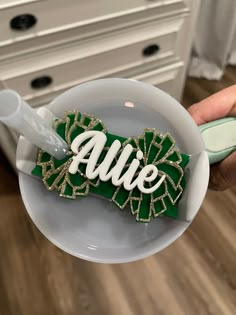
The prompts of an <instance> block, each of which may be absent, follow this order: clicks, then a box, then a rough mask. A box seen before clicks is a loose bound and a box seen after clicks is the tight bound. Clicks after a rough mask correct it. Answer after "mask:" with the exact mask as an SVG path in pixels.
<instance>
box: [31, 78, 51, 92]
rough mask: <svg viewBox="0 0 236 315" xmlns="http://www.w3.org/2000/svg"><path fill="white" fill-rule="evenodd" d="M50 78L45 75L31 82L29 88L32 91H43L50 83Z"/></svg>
mask: <svg viewBox="0 0 236 315" xmlns="http://www.w3.org/2000/svg"><path fill="white" fill-rule="evenodd" d="M52 81H53V80H52V78H51V77H49V76H47V75H45V76H42V77H38V78H35V79H34V80H32V81H31V87H32V88H33V89H43V88H45V87H47V86H49V85H50V84H51V83H52Z"/></svg>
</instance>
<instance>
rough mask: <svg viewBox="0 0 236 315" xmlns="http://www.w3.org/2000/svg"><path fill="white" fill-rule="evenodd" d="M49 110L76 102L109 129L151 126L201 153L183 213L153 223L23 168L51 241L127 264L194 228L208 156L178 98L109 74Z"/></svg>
mask: <svg viewBox="0 0 236 315" xmlns="http://www.w3.org/2000/svg"><path fill="white" fill-rule="evenodd" d="M127 105H128V106H127ZM132 106H133V107H132ZM49 109H50V110H51V111H52V112H53V113H54V114H55V116H57V117H63V116H64V112H65V111H67V110H76V109H77V110H80V111H81V112H87V113H91V114H94V115H95V116H97V117H99V118H101V119H102V120H103V122H104V123H105V125H106V126H107V128H108V131H109V132H110V133H113V134H117V135H121V136H125V137H128V136H136V135H139V134H140V133H142V132H143V129H144V128H145V127H151V128H156V129H158V130H160V131H161V132H162V133H165V132H170V133H171V134H172V135H173V137H174V138H175V139H176V143H177V146H178V148H179V149H180V151H181V152H183V153H186V154H189V155H194V154H196V155H195V158H194V159H192V160H191V162H190V167H189V174H190V175H189V176H188V181H187V188H186V190H185V192H184V196H183V198H182V201H181V204H180V220H173V219H170V218H166V217H160V218H156V219H152V220H151V222H150V223H149V224H144V223H137V222H136V221H135V217H133V216H132V215H130V214H129V212H128V211H121V210H120V209H118V208H117V207H116V206H114V205H113V204H112V203H111V202H110V201H107V200H103V199H100V198H97V197H93V196H88V197H86V198H81V199H80V200H76V201H75V200H68V199H63V198H61V197H59V195H58V193H56V192H49V191H47V190H46V188H45V186H44V185H43V184H42V182H41V181H40V180H38V179H36V178H34V177H31V176H28V175H26V174H24V173H22V172H20V173H19V182H20V189H21V194H22V198H23V201H24V204H25V207H26V209H27V211H28V213H29V215H30V217H31V219H32V220H33V222H34V223H35V225H36V226H37V227H38V228H39V230H40V231H41V232H42V233H43V234H44V235H45V236H46V237H47V238H48V239H49V240H50V241H51V242H52V243H54V244H55V245H56V246H58V247H60V248H61V249H63V250H64V251H66V252H68V253H70V254H72V255H74V256H77V257H80V258H83V259H86V260H90V261H95V262H103V263H121V262H130V261H135V260H138V259H141V258H144V257H147V256H149V255H152V254H154V253H157V252H158V251H160V250H161V249H163V248H165V247H166V246H168V245H169V244H171V243H172V242H174V241H175V240H176V239H177V238H178V237H179V236H180V235H181V234H182V233H183V232H184V231H185V230H186V229H187V227H188V226H189V225H190V223H191V221H192V219H193V217H194V216H195V215H196V213H197V211H198V209H199V207H200V205H201V203H202V201H203V198H204V196H205V193H206V189H207V184H208V175H209V163H208V158H207V155H206V154H205V152H204V143H203V140H202V138H201V135H200V132H199V130H198V128H197V126H196V125H195V123H194V121H193V120H192V118H191V117H190V115H189V114H188V113H187V111H186V110H185V109H184V108H183V107H182V106H181V105H180V104H179V103H178V102H177V101H176V100H174V99H173V98H172V97H170V96H169V95H167V94H166V93H164V92H163V91H161V90H159V89H157V88H155V87H152V86H150V85H147V84H144V83H141V82H137V81H133V80H125V79H104V80H97V81H92V82H88V83H85V84H81V85H79V86H77V87H74V88H72V89H70V90H68V91H67V92H65V93H63V94H62V95H60V96H59V97H57V98H56V99H55V100H54V101H53V102H52V103H51V104H50V105H49ZM20 149H21V148H19V147H18V150H20ZM189 214H190V215H189ZM182 219H184V220H182Z"/></svg>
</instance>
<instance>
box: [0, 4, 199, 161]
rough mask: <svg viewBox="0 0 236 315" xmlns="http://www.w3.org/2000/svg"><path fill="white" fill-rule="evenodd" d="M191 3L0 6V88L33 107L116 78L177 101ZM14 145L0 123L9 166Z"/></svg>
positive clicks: (190, 31)
mask: <svg viewBox="0 0 236 315" xmlns="http://www.w3.org/2000/svg"><path fill="white" fill-rule="evenodd" d="M199 4H200V0H199V1H198V0H119V1H116V0H0V89H4V88H11V89H14V90H16V91H17V92H19V93H20V94H21V95H22V97H23V98H24V99H25V100H26V101H27V102H29V103H30V104H31V105H32V106H33V107H38V106H42V105H44V104H47V103H48V102H50V100H52V99H53V98H54V97H55V96H57V95H58V94H60V93H62V92H63V91H64V90H66V89H68V88H70V87H72V86H74V85H77V84H80V83H82V82H85V81H88V80H93V79H98V78H104V77H123V78H133V79H137V80H141V81H144V82H147V83H150V84H153V85H155V86H158V87H160V88H161V89H163V90H164V91H166V92H168V93H169V94H171V95H172V96H173V97H175V98H176V99H178V100H180V99H181V95H182V90H183V85H184V81H185V76H186V69H187V65H188V60H189V57H190V51H191V47H192V41H193V36H194V29H195V24H196V19H197V14H198V9H199ZM0 106H4V104H1V105H0ZM17 139H18V136H17V135H16V134H15V133H14V132H12V131H10V130H8V129H7V128H5V127H4V126H3V125H0V146H1V148H2V150H3V151H4V152H5V154H6V155H7V157H8V158H9V160H10V162H11V163H12V164H13V165H14V163H15V151H16V143H17Z"/></svg>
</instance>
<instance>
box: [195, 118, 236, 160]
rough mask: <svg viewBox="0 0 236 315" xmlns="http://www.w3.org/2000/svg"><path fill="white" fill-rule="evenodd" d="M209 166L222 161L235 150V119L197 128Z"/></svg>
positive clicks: (222, 120)
mask: <svg viewBox="0 0 236 315" xmlns="http://www.w3.org/2000/svg"><path fill="white" fill-rule="evenodd" d="M199 130H200V132H201V134H202V138H203V141H204V143H205V147H206V151H207V153H208V158H209V162H210V164H214V163H216V162H220V161H222V160H224V159H225V158H226V157H227V156H228V155H230V154H231V153H232V152H233V151H235V150H236V117H227V118H222V119H218V120H215V121H211V122H209V123H206V124H203V125H201V126H199Z"/></svg>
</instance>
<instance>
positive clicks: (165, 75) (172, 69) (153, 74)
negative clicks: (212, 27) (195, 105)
mask: <svg viewBox="0 0 236 315" xmlns="http://www.w3.org/2000/svg"><path fill="white" fill-rule="evenodd" d="M183 66H184V63H183V62H181V61H179V62H175V63H173V64H170V65H166V66H163V67H161V68H159V69H155V70H153V71H149V72H146V73H142V74H140V75H134V76H133V79H135V80H138V81H142V82H145V83H148V84H151V85H154V86H156V87H158V88H159V89H161V90H163V91H165V92H167V93H168V94H170V95H172V96H175V95H174V91H175V89H174V84H175V81H176V80H177V79H178V74H179V73H180V71H181V70H182V69H183Z"/></svg>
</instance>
